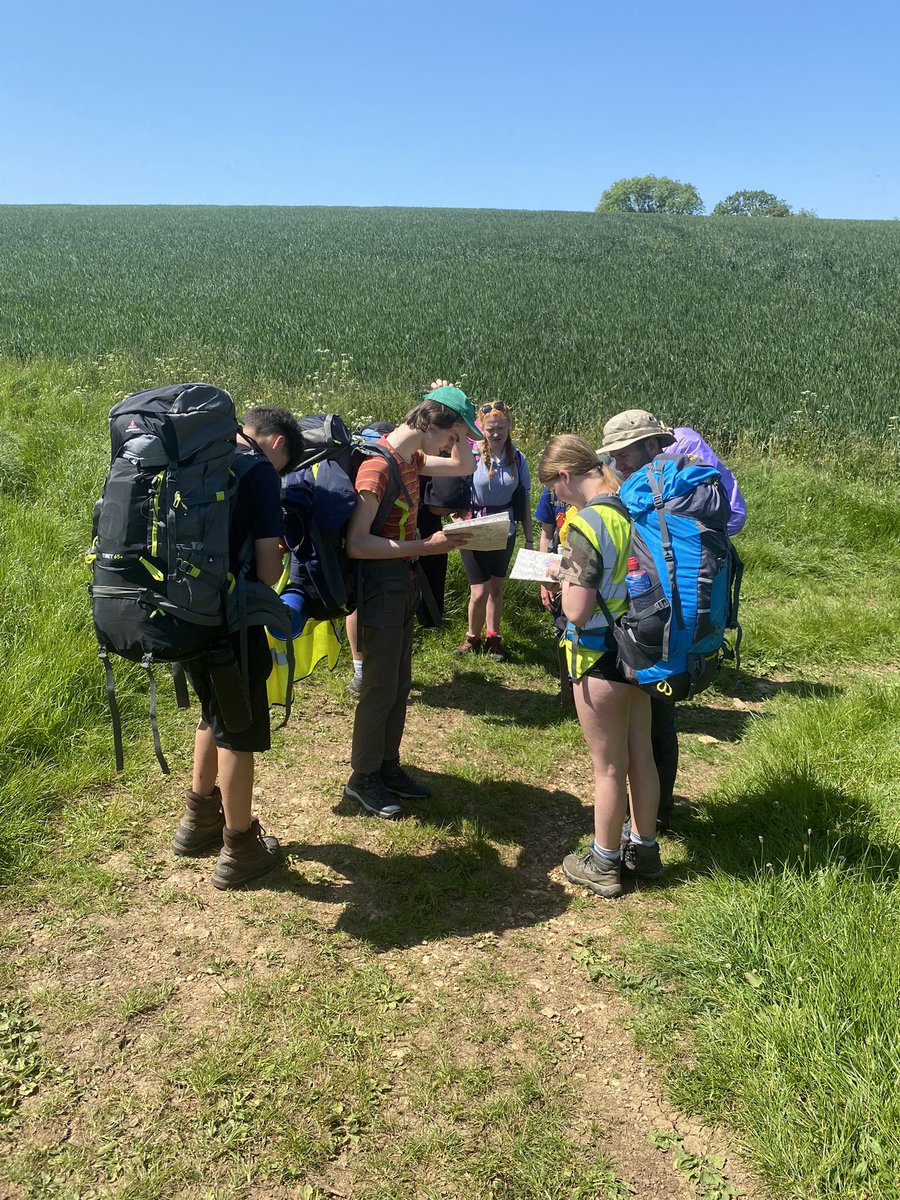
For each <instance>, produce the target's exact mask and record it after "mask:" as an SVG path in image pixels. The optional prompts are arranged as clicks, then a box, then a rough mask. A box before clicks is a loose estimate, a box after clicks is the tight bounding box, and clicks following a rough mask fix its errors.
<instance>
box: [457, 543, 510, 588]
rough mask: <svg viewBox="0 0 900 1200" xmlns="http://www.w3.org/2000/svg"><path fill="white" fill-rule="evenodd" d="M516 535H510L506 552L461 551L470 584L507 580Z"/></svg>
mask: <svg viewBox="0 0 900 1200" xmlns="http://www.w3.org/2000/svg"><path fill="white" fill-rule="evenodd" d="M515 544H516V535H515V534H514V533H513V534H511V535H510V537H509V540H508V541H507V543H506V548H505V549H504V550H460V552H459V557H460V558H461V559H462V564H463V570H464V571H465V573H466V579H468V581H469V584H470V585H471V584H473V583H487V582H488V580H489V579H505V578H506V572H507V571H508V570H509V560H510V559H511V558H512V552H513V546H515Z"/></svg>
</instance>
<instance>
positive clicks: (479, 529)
mask: <svg viewBox="0 0 900 1200" xmlns="http://www.w3.org/2000/svg"><path fill="white" fill-rule="evenodd" d="M458 530H462V531H464V532H465V533H471V535H472V536H471V537H470V538H469V540H468V541H467V542H466V543H465V545H464V547H463V549H465V550H505V549H506V543H507V541H508V540H509V513H508V512H499V513H490V514H489V515H488V516H486V517H473V518H472V520H471V521H454V522H453V523H452V524H451V525H445V526H444V533H454V532H456V531H458Z"/></svg>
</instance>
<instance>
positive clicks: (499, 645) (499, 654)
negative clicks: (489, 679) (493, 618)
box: [484, 633, 509, 662]
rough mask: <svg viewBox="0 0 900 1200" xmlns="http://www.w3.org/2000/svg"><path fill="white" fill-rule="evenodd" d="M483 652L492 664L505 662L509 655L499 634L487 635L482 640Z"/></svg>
mask: <svg viewBox="0 0 900 1200" xmlns="http://www.w3.org/2000/svg"><path fill="white" fill-rule="evenodd" d="M484 652H485V654H486V655H487V656H488V658H492V659H493V660H494V662H506V660H507V659H508V658H509V655H508V654H507V653H506V650H505V649H504V647H503V639H502V638H501V637H500V634H499V633H489V634H488V636H487V637H486V638H485V639H484Z"/></svg>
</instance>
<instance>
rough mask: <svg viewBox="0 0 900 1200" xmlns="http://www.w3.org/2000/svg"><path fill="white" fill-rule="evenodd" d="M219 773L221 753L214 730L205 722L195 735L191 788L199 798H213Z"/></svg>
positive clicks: (201, 722) (201, 723) (198, 727)
mask: <svg viewBox="0 0 900 1200" xmlns="http://www.w3.org/2000/svg"><path fill="white" fill-rule="evenodd" d="M218 771H219V751H218V748H217V746H216V743H215V741H214V740H213V731H212V728H211V727H210V726H209V725H207V723H206V722H205V721H203V720H201V721H200V724H199V725H198V726H197V732H196V733H195V734H194V771H193V776H192V778H191V788H192V789H193V791H194V792H196V793H197V795H198V796H211V795H212V793H213V788H214V787H215V786H216V776H217V775H218Z"/></svg>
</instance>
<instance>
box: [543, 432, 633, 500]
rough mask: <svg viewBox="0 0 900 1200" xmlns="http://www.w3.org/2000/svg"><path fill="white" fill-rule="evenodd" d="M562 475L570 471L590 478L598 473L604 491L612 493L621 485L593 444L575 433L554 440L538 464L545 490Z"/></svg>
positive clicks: (559, 436)
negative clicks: (594, 473) (562, 472)
mask: <svg viewBox="0 0 900 1200" xmlns="http://www.w3.org/2000/svg"><path fill="white" fill-rule="evenodd" d="M560 471H568V472H569V474H570V475H576V476H579V475H590V474H592V473H593V472H595V471H596V472H597V473H598V474H599V475H600V478H601V480H602V482H603V485H604V487H606V488H607V489H608V490H609V491H611V492H617V491H618V490H619V481H618V479H617V478H616V476H615V475H614V474H613V473H612V471H611V470H610V468H609V464H608V463H607V462H606V461H605V460H604V459H603V458H600V457H598V455H597V451H596V450H595V449H594V448H593V447H592V446H591V444H590V442H586V441H585V440H584V438H583V437H578V435H577V434H574V433H560V434H557V436H556V437H552V438H551V439H550V441H549V442H548V443H547V445H546V446H545V447H544V452H543V453H542V454H541V457H540V460H539V462H538V478H539V479H540V481H541V483H542V484H543V485H544V487H549V486H550V485H551V484H552V482H553V480H554V479H556V478H557V476H558V475H559V473H560Z"/></svg>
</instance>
